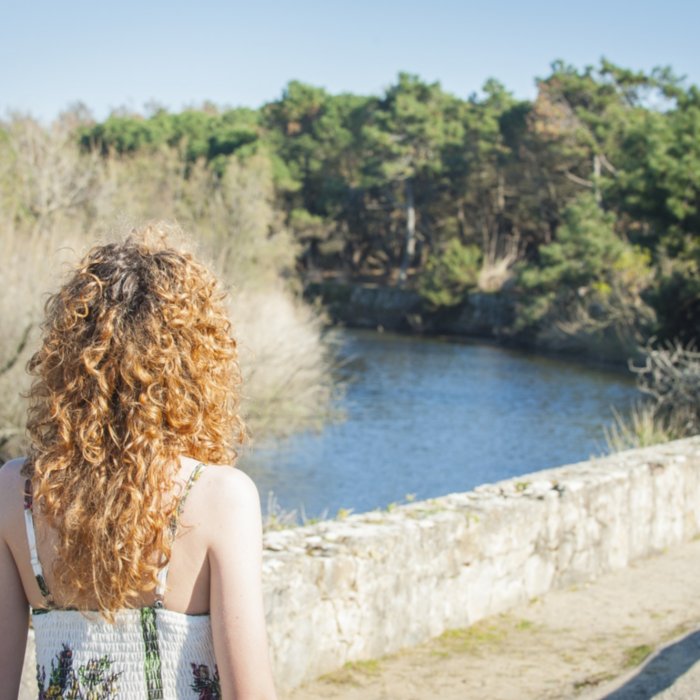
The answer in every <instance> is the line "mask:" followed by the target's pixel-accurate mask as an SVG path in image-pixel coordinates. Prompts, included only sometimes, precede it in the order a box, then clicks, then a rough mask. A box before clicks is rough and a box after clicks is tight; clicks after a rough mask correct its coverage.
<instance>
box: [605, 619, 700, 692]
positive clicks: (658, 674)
mask: <svg viewBox="0 0 700 700" xmlns="http://www.w3.org/2000/svg"><path fill="white" fill-rule="evenodd" d="M698 661H700V630H698V631H696V632H691V633H690V634H688V635H686V636H685V637H683V638H682V639H679V640H678V641H676V642H674V643H673V644H669V645H668V646H667V647H664V648H663V649H661V651H659V652H658V653H656V654H654V656H652V657H651V659H649V661H647V663H646V664H644V666H642V668H641V669H640V670H639V672H638V673H637V674H636V675H635V676H633V677H632V678H630V679H629V680H628V681H627V682H626V683H625V684H624V685H623V686H621V687H620V688H618V689H617V690H614V691H613V692H611V693H609V694H608V695H606V696H605V697H604V698H602V699H601V700H647V699H648V698H654V697H656V696H657V695H658V694H659V693H661V692H663V691H664V690H666V689H667V688H670V687H671V686H672V685H673V684H674V683H675V682H676V681H677V680H678V679H679V678H680V677H681V676H682V675H683V674H684V673H686V672H687V671H688V669H690V668H691V666H693V665H694V664H695V663H696V662H698ZM698 676H699V679H698V680H699V681H700V670H699V671H698ZM696 690H697V687H696ZM699 692H700V691H699ZM688 697H689V698H690V696H688Z"/></svg>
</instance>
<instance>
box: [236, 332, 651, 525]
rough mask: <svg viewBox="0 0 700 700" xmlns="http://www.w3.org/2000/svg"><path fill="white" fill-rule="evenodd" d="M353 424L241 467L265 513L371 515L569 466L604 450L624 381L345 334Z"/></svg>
mask: <svg viewBox="0 0 700 700" xmlns="http://www.w3.org/2000/svg"><path fill="white" fill-rule="evenodd" d="M343 337H344V342H343V345H342V350H341V353H342V356H343V358H344V360H345V361H346V363H347V364H346V366H345V369H344V372H345V373H346V375H347V378H348V379H349V382H348V385H347V391H346V392H345V396H344V398H343V399H342V408H343V409H344V412H345V414H346V418H345V420H343V421H342V422H337V423H333V424H330V425H327V426H326V427H325V428H324V429H323V430H322V431H321V432H308V433H301V434H297V435H294V436H292V437H291V438H288V439H285V440H281V441H275V442H269V443H258V444H256V445H255V446H254V448H253V449H251V450H250V452H249V453H247V454H245V455H244V456H243V459H242V461H241V466H242V468H243V469H244V470H245V471H246V472H248V473H249V474H250V475H251V476H252V477H253V479H254V480H255V482H256V483H257V485H258V488H259V490H260V494H261V498H262V501H263V508H264V509H265V508H266V504H267V503H268V498H269V496H268V494H269V493H270V492H273V494H274V497H275V499H276V501H277V502H278V504H279V506H281V507H282V508H283V509H285V510H296V511H297V513H298V514H300V515H301V514H304V515H305V516H306V517H309V518H310V517H319V516H323V515H324V514H325V515H328V516H329V517H331V516H334V515H335V514H336V513H337V511H338V510H339V509H341V508H343V509H347V510H352V511H354V512H361V511H367V510H372V509H374V508H386V507H387V506H390V504H392V503H401V502H405V501H406V500H407V499H413V498H416V499H425V498H431V497H434V496H441V495H444V494H447V493H451V492H455V491H467V490H470V489H473V488H474V487H475V486H478V485H479V484H482V483H485V482H492V481H497V480H499V479H504V478H508V477H512V476H517V475H520V474H525V473H527V472H530V471H535V470H539V469H544V468H547V467H553V466H557V465H561V464H568V463H572V462H577V461H581V460H585V459H588V458H589V457H591V456H594V455H600V454H602V453H603V452H604V451H605V449H606V448H605V438H604V432H603V427H604V426H605V425H607V424H609V423H610V421H611V419H612V407H615V408H616V409H618V410H621V411H625V410H626V409H627V408H628V407H629V406H630V404H631V403H632V401H633V400H634V399H635V398H636V396H637V391H636V389H635V387H634V383H633V381H632V379H631V378H629V377H626V376H625V375H624V374H620V373H615V372H611V371H606V370H602V369H599V368H592V367H587V366H582V365H580V364H574V363H571V362H568V361H565V360H560V359H552V358H544V357H540V356H536V355H532V354H527V353H523V352H519V351H515V350H510V349H504V348H501V347H496V346H493V345H485V344H482V343H479V342H470V341H460V342H454V341H446V340H441V339H435V338H417V337H415V336H400V335H394V334H389V333H376V332H372V331H344V332H343Z"/></svg>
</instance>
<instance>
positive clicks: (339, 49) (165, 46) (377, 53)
mask: <svg viewBox="0 0 700 700" xmlns="http://www.w3.org/2000/svg"><path fill="white" fill-rule="evenodd" d="M0 10H1V12H0V116H1V115H5V114H7V111H8V110H19V111H22V112H30V113H31V114H33V115H35V116H37V117H39V118H41V119H43V120H47V119H51V118H53V117H54V116H56V114H57V113H58V112H59V111H60V110H62V109H64V108H66V107H67V106H69V105H70V104H71V103H74V102H76V101H78V100H80V101H83V102H84V103H85V104H87V106H88V107H90V108H91V109H92V110H93V112H94V113H95V115H96V116H97V117H98V118H104V117H105V116H106V115H107V114H108V112H109V110H110V109H112V108H116V107H120V106H126V107H127V108H130V109H133V110H137V111H141V110H143V107H144V105H145V104H146V103H147V102H149V101H151V100H154V101H156V102H158V103H160V104H163V105H165V106H166V107H168V108H170V109H173V110H178V109H181V108H182V107H183V106H186V105H192V104H201V103H202V102H203V101H204V100H211V101H213V102H215V103H217V104H220V105H228V106H236V105H247V106H251V107H258V106H259V105H261V104H263V103H264V102H267V101H270V100H273V99H276V98H277V97H279V96H280V94H281V92H282V89H283V88H284V85H285V84H286V83H287V82H288V81H289V80H291V79H298V80H302V81H304V82H308V83H311V84H314V85H318V86H323V87H325V88H327V89H328V90H329V91H331V92H334V93H335V92H345V91H348V92H354V93H362V94H372V93H373V94H378V93H381V91H382V90H383V89H384V88H385V87H387V86H388V85H389V84H390V83H392V82H393V81H394V79H395V78H396V75H397V73H398V72H399V71H401V70H404V71H409V72H412V73H417V74H418V75H420V76H421V77H422V78H423V79H425V80H429V81H434V80H437V81H440V82H441V83H442V85H443V87H445V88H446V89H447V90H449V91H450V92H453V93H455V94H457V95H460V96H462V97H466V96H467V95H469V94H470V93H472V92H475V91H478V90H479V88H480V87H481V85H482V84H483V83H484V81H485V80H486V79H487V78H489V77H495V78H498V79H499V80H501V82H503V83H504V84H505V85H506V87H508V88H509V89H510V90H511V91H513V92H514V93H515V94H516V96H518V97H533V96H534V94H535V88H534V79H535V77H537V76H545V75H547V73H548V71H549V65H550V63H551V62H552V61H553V60H554V59H557V58H562V59H564V60H565V61H567V62H569V63H573V64H574V65H576V66H580V67H582V66H585V65H588V64H596V63H598V61H599V59H600V57H601V56H605V57H606V58H608V59H609V60H611V61H613V62H614V63H617V64H619V65H622V66H625V67H629V68H634V69H643V70H649V69H651V68H652V67H654V66H656V65H671V66H672V67H673V68H674V70H675V71H676V73H679V74H681V75H686V76H687V77H688V80H689V82H692V83H700V48H698V47H699V46H700V41H699V40H698V31H699V28H700V2H698V1H697V0H693V1H691V0H664V2H661V1H660V0H655V1H654V2H650V1H648V0H634V1H630V0H621V1H616V0H607V1H605V2H602V1H600V0H588V1H587V2H564V1H562V0H559V1H558V2H543V1H538V0H501V1H500V2H499V1H498V0H492V1H491V2H481V1H480V2H471V1H470V0H432V1H429V0H422V1H421V2H416V1H414V0H403V1H401V2H399V1H397V0H374V1H369V0H354V1H353V2H350V1H347V0H346V1H345V2H342V3H341V2H337V0H325V1H321V0H288V1H287V2H282V1H277V0H257V1H256V0H248V1H247V2H240V1H239V0H228V1H223V0H200V1H199V2H194V1H191V0H190V1H187V2H185V1H182V0H169V1H168V2H164V1H161V0H155V1H150V2H149V1H148V0H141V2H136V1H135V0H121V1H120V2H118V3H117V2H114V1H113V0H102V2H99V1H97V0H91V1H90V2H72V1H71V0H13V1H11V2H9V1H8V0H2V2H1V3H0Z"/></svg>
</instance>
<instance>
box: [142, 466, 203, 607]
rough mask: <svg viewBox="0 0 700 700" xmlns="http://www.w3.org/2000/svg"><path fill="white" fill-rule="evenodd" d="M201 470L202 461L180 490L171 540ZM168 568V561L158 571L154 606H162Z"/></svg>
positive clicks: (171, 523)
mask: <svg viewBox="0 0 700 700" xmlns="http://www.w3.org/2000/svg"><path fill="white" fill-rule="evenodd" d="M203 471H204V463H203V462H200V463H199V464H197V465H196V466H195V468H194V469H193V470H192V472H191V474H190V475H189V477H188V479H187V482H186V483H185V487H184V489H183V490H182V495H181V496H180V499H179V501H178V504H177V508H176V509H175V514H174V515H173V517H172V520H171V521H170V539H171V540H172V541H173V542H174V541H175V535H176V534H177V526H178V524H179V523H180V516H181V515H182V511H183V509H184V507H185V501H186V500H187V496H188V495H189V493H190V489H191V488H192V484H194V482H195V481H197V479H199V477H200V476H201V475H202V472H203ZM168 569H170V562H168V563H167V564H166V565H165V566H164V567H163V568H162V569H161V570H160V571H159V572H158V585H157V586H156V601H155V603H154V607H156V608H162V607H163V598H164V597H165V585H166V583H167V580H168Z"/></svg>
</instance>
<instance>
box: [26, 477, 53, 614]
mask: <svg viewBox="0 0 700 700" xmlns="http://www.w3.org/2000/svg"><path fill="white" fill-rule="evenodd" d="M33 500H34V498H33V495H32V482H31V480H30V479H27V480H26V481H25V482H24V525H25V527H26V529H27V543H28V544H29V557H30V559H31V562H32V571H33V572H34V578H36V582H37V585H38V586H39V590H40V591H41V595H42V597H43V598H44V601H45V602H46V605H47V607H52V606H53V598H52V597H51V593H50V591H49V587H48V586H47V585H46V579H45V578H44V570H43V569H42V568H41V562H40V561H39V552H38V551H37V548H36V533H35V531H34V511H33V507H32V506H33Z"/></svg>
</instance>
